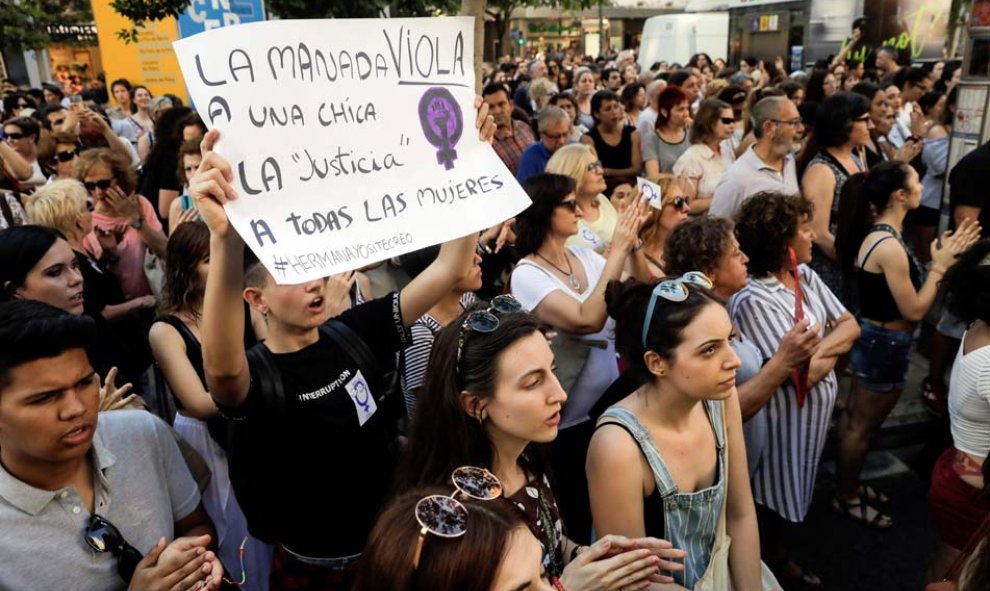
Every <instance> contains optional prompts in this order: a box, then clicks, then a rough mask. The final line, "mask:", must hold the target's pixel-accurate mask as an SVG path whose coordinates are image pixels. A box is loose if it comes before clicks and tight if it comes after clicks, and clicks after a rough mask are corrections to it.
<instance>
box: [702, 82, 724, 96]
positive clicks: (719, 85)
mask: <svg viewBox="0 0 990 591" xmlns="http://www.w3.org/2000/svg"><path fill="white" fill-rule="evenodd" d="M728 87H729V81H728V80H726V79H725V78H715V79H714V80H712V81H711V82H709V83H708V85H707V86H705V97H707V98H718V93H720V92H722V91H723V90H725V89H726V88H728Z"/></svg>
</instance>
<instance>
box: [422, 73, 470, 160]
mask: <svg viewBox="0 0 990 591" xmlns="http://www.w3.org/2000/svg"><path fill="white" fill-rule="evenodd" d="M419 122H420V124H421V125H422V126H423V135H425V136H426V141H428V142H430V143H431V144H433V145H434V146H436V148H437V164H443V166H444V168H446V169H447V170H450V169H451V168H454V160H457V150H455V149H454V146H455V145H457V142H458V140H460V139H461V132H463V131H464V117H463V114H462V113H461V106H460V105H458V104H457V101H456V100H455V99H454V95H452V94H450V91H449V90H447V89H446V88H443V87H439V86H435V87H433V88H430V89H429V90H427V91H426V92H425V93H423V97H422V98H421V99H419Z"/></svg>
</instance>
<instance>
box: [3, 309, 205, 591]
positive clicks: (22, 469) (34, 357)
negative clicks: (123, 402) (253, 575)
mask: <svg viewBox="0 0 990 591" xmlns="http://www.w3.org/2000/svg"><path fill="white" fill-rule="evenodd" d="M94 334H95V324H94V323H93V321H92V319H90V318H88V317H86V316H73V315H70V314H67V313H65V312H63V311H61V310H59V309H56V308H53V307H51V306H48V305H47V304H43V303H41V302H38V301H31V300H15V301H10V302H3V303H0V531H2V532H3V535H2V536H0V564H2V565H3V567H2V568H0V590H4V591H7V590H10V591H21V590H24V589H65V588H72V589H76V590H93V591H108V590H114V591H118V590H121V591H122V590H124V589H127V590H128V591H145V590H149V591H150V590H152V589H208V590H212V589H217V588H218V587H219V585H220V583H221V580H222V577H223V567H222V566H221V565H220V561H219V560H217V558H216V555H215V554H214V553H213V552H212V551H210V550H209V549H208V546H209V544H210V543H211V540H213V539H214V538H215V533H214V530H213V525H212V523H211V522H210V520H209V518H208V517H207V515H206V512H205V511H204V510H203V506H202V504H201V503H200V496H199V489H198V488H197V486H196V482H195V481H194V480H193V478H192V475H191V474H190V473H189V469H188V468H187V467H186V464H185V462H184V460H183V458H182V455H181V453H180V452H179V448H178V446H177V445H176V442H175V439H174V437H173V436H172V434H171V432H170V431H169V429H168V427H167V426H166V425H165V424H164V423H163V422H162V421H161V420H159V419H158V418H157V417H155V416H153V415H151V414H150V413H147V412H144V411H137V410H120V411H113V412H104V413H98V409H99V403H100V383H99V377H98V376H97V375H96V374H95V372H94V371H93V368H92V366H91V365H90V363H89V359H88V357H87V354H86V347H87V346H88V345H90V344H91V343H92V340H93V336H94ZM167 540H172V541H171V543H167Z"/></svg>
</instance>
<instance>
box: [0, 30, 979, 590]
mask: <svg viewBox="0 0 990 591" xmlns="http://www.w3.org/2000/svg"><path fill="white" fill-rule="evenodd" d="M854 37H855V35H854ZM852 41H853V43H855V41H856V39H853V40H852ZM847 53H848V52H847V51H843V52H841V53H840V54H839V55H838V56H836V57H835V58H834V59H830V60H827V61H824V62H821V63H818V64H815V66H814V67H813V68H812V69H811V71H810V72H805V71H798V72H795V73H793V74H791V75H788V74H787V73H786V70H785V69H784V64H783V60H781V59H780V58H777V59H776V60H773V61H768V62H762V61H758V60H755V59H751V58H746V59H744V60H742V61H741V62H740V63H739V64H738V67H733V66H731V65H729V64H727V63H726V62H725V60H722V59H716V60H712V59H711V58H710V57H709V56H707V55H705V54H698V55H695V56H693V57H691V59H690V61H688V62H687V63H686V64H685V65H681V64H677V63H667V62H658V63H656V64H653V66H652V67H651V68H648V69H647V68H641V67H640V66H639V65H638V64H637V63H636V62H635V54H634V52H631V51H627V52H621V53H619V54H617V55H613V56H609V57H601V58H598V59H592V58H591V57H587V56H586V57H584V58H580V57H578V56H575V55H574V53H573V52H572V51H567V52H563V53H553V52H551V53H548V54H545V55H543V54H541V55H538V56H532V59H510V58H508V57H507V58H504V59H502V60H501V61H500V62H499V63H497V64H489V65H487V67H486V75H485V80H484V84H483V90H482V91H481V96H479V97H478V98H477V100H476V104H475V107H476V109H477V118H476V122H475V125H476V128H477V131H476V133H478V134H479V137H480V138H481V139H482V140H483V141H487V142H490V143H491V144H492V147H493V148H494V150H495V152H496V153H497V154H498V156H499V157H500V158H501V160H502V162H503V163H504V164H505V166H506V167H507V168H508V170H509V171H511V173H512V174H513V175H515V176H516V178H517V179H518V181H519V183H520V184H521V185H522V187H523V188H524V190H525V191H526V193H527V194H528V195H529V197H530V199H531V201H532V203H531V205H530V206H529V207H528V208H527V209H525V210H524V211H522V212H521V213H520V214H518V216H516V217H515V218H514V219H511V220H506V221H505V222H503V223H500V224H498V225H496V226H494V227H492V228H489V229H487V230H485V231H483V232H480V233H475V234H471V235H467V236H464V237H463V238H459V239H456V240H453V241H450V242H447V243H444V244H442V245H439V246H434V247H430V248H426V249H423V250H419V251H415V252H412V253H408V254H405V255H403V256H401V257H398V258H396V259H394V260H390V261H385V262H382V263H378V264H376V265H373V266H371V267H367V268H364V269H360V270H358V271H352V272H348V273H344V274H340V275H334V276H332V277H327V278H324V279H318V280H313V281H308V282H306V283H303V284H300V285H278V284H277V283H276V282H275V280H274V279H273V277H272V276H271V275H270V274H269V272H268V271H267V270H266V269H265V268H264V266H262V265H261V264H260V263H259V261H258V260H257V259H255V258H254V257H253V256H252V255H251V253H250V251H249V250H247V249H246V248H245V244H244V242H243V240H242V238H241V237H240V236H239V235H238V234H237V232H236V231H235V230H234V229H233V227H232V225H231V224H230V222H229V220H228V218H227V215H226V212H225V209H224V205H225V204H226V203H228V202H230V201H231V200H234V199H236V198H237V193H236V192H235V190H234V188H233V185H232V181H233V175H232V173H231V168H230V165H229V163H228V162H226V161H225V160H224V159H223V158H222V157H221V156H219V155H218V154H217V153H216V152H214V151H213V149H212V148H213V145H214V144H215V142H216V141H217V139H218V138H219V137H220V135H221V134H222V133H223V130H222V129H216V130H211V131H207V128H206V126H205V125H204V124H203V121H202V120H201V119H200V117H199V116H198V115H197V114H196V113H195V112H194V111H193V110H192V109H190V108H188V107H186V106H184V105H183V104H182V101H181V100H180V99H179V98H178V97H174V96H161V97H155V96H153V95H152V93H151V92H150V91H149V90H148V88H147V87H145V86H142V85H138V84H132V83H131V82H129V81H127V80H116V81H114V82H112V84H110V86H109V88H105V87H100V86H97V87H94V88H88V89H86V90H84V91H82V92H79V93H76V94H71V95H66V94H65V93H64V92H62V91H61V90H60V89H59V88H58V87H57V86H51V85H46V87H45V88H44V89H40V90H38V89H25V90H20V89H16V88H10V87H7V88H6V91H5V94H4V96H3V141H2V142H0V162H2V165H3V175H2V179H0V188H2V190H3V194H2V198H0V210H2V216H0V287H2V289H0V528H2V529H3V531H4V534H5V535H3V536H0V563H2V564H3V565H4V566H3V568H2V569H0V589H40V588H58V587H64V586H65V585H66V582H67V581H72V582H73V586H74V588H79V589H94V590H96V589H100V590H107V589H130V590H133V591H141V590H157V589H175V590H185V589H221V588H224V589H229V588H235V587H239V588H242V589H253V590H266V589H273V590H275V589H277V590H289V591H293V590H303V589H306V590H309V589H321V590H324V589H327V590H338V589H339V590H349V589H354V590H355V591H376V590H383V589H396V590H408V591H413V590H423V591H426V590H436V589H470V590H478V591H509V590H516V591H525V590H531V591H535V590H540V591H553V590H556V591H564V590H566V591H585V590H587V591H594V590H609V591H619V590H626V591H629V590H637V589H652V590H654V591H660V590H673V589H702V590H714V591H722V590H725V589H729V588H730V585H731V588H734V589H738V590H761V589H762V590H767V591H769V590H770V589H786V590H788V591H791V590H802V589H803V590H815V589H826V588H828V573H819V574H816V573H814V572H812V571H811V570H810V569H808V568H806V567H805V566H804V565H801V564H799V563H798V562H796V561H795V560H793V559H792V557H791V556H790V555H789V553H788V550H787V547H786V544H785V543H784V538H783V531H784V529H785V527H791V528H800V527H801V524H802V522H804V520H805V518H806V517H807V515H808V512H809V508H810V506H811V501H812V495H813V493H814V491H815V488H816V480H817V478H818V473H819V463H820V461H821V459H822V455H823V450H824V447H825V443H826V439H827V437H829V435H830V431H835V433H834V436H835V438H836V441H837V484H836V487H835V491H834V494H833V496H832V499H831V508H832V509H833V510H834V511H835V512H837V513H838V514H840V515H842V516H843V517H847V518H849V519H851V520H853V521H855V522H856V523H858V524H860V525H861V526H862V527H870V528H879V529H890V528H896V527H897V524H896V523H895V522H894V520H893V518H892V516H891V513H890V502H891V498H892V497H893V496H894V495H895V494H896V493H897V491H890V490H881V488H878V487H877V486H875V485H874V484H871V483H869V482H865V481H863V479H862V478H861V473H862V470H863V466H864V462H865V459H866V456H867V454H868V453H869V451H870V449H871V445H872V442H873V439H874V437H875V436H876V434H877V433H878V431H879V429H880V426H881V425H882V423H883V422H884V420H885V419H886V418H887V416H888V415H889V414H890V413H891V410H892V409H893V407H894V405H895V404H896V403H897V401H898V399H899V397H900V395H901V393H902V391H903V390H904V389H905V384H906V375H907V371H908V364H909V359H910V356H911V355H912V351H913V350H914V347H915V344H916V341H917V339H918V335H919V333H920V330H919V326H920V324H921V322H922V321H923V320H924V319H925V318H928V319H929V320H930V321H931V322H932V323H936V322H937V325H938V326H937V330H936V334H935V337H933V339H932V343H931V345H930V356H931V364H930V367H931V373H930V375H929V376H928V379H926V380H925V383H924V392H923V394H924V399H925V401H926V403H927V404H928V406H929V407H930V409H931V411H932V412H933V413H938V414H943V415H947V417H948V423H949V425H950V428H951V435H952V445H951V446H950V447H948V448H946V449H944V451H943V452H942V453H941V456H940V457H939V459H938V461H937V463H936V464H935V466H934V470H933V471H932V473H931V475H930V478H931V488H930V491H929V502H928V507H929V512H930V517H931V519H932V521H933V523H934V525H935V529H936V531H937V533H938V537H939V547H938V549H937V551H936V552H935V554H934V556H933V557H932V559H931V564H930V567H929V572H928V577H929V579H930V580H931V581H940V580H943V579H950V580H952V581H957V582H958V585H959V587H958V588H959V589H962V590H964V591H976V590H983V589H987V588H990V541H988V538H990V533H988V527H987V524H988V523H990V518H988V515H990V486H988V483H990V462H988V460H987V458H988V455H990V357H988V356H990V303H988V302H990V239H988V233H990V204H988V203H984V202H985V201H987V199H988V197H987V196H986V195H987V193H986V192H985V191H984V189H983V188H982V187H981V186H980V181H979V178H981V175H980V173H982V172H983V171H985V170H987V169H988V166H990V144H987V145H984V146H981V147H979V148H977V149H976V150H974V151H973V152H971V153H970V154H969V155H967V156H966V157H965V158H963V159H962V160H961V161H960V162H959V163H958V164H957V165H956V166H955V167H954V168H952V169H951V170H950V168H949V166H948V163H947V159H948V142H949V137H950V136H951V131H952V124H953V121H954V118H955V112H956V108H957V97H958V90H957V88H956V84H957V82H958V81H959V74H960V70H959V67H958V64H956V63H953V62H948V63H943V62H938V63H935V64H928V65H927V66H925V67H921V66H917V65H907V64H904V65H902V64H900V63H899V62H898V55H897V53H896V51H894V50H892V49H889V48H881V49H880V50H879V51H878V52H876V56H875V59H871V60H870V63H866V64H864V63H858V62H854V61H853V60H849V59H846V55H847ZM53 89H54V90H53ZM76 90H78V89H76ZM56 91H58V92H56ZM639 177H642V178H644V179H647V180H648V181H651V182H653V183H655V184H656V185H657V186H658V187H659V189H660V197H659V198H658V199H656V200H654V201H649V200H644V199H643V198H641V195H640V193H639V190H638V189H637V185H638V181H637V179H638V178H639ZM946 177H948V178H947V180H948V185H949V186H950V188H951V193H950V203H949V217H950V224H951V229H950V230H947V231H945V232H942V233H941V234H940V233H939V232H938V227H939V223H940V216H941V214H942V210H943V196H942V187H943V185H944V184H945V182H944V181H945V180H946ZM845 374H848V375H849V376H850V380H851V383H852V387H851V391H849V392H848V393H841V395H840V378H842V377H843V375H845ZM833 424H834V425H835V426H834V427H833ZM940 451H941V450H940ZM788 524H790V525H789V526H788ZM730 541H731V543H730ZM52 548H59V552H58V553H57V555H56V556H54V557H53V555H52V553H51V549H52Z"/></svg>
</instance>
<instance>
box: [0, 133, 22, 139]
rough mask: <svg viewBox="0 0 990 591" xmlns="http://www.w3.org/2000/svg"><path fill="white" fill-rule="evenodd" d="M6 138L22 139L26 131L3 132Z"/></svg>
mask: <svg viewBox="0 0 990 591" xmlns="http://www.w3.org/2000/svg"><path fill="white" fill-rule="evenodd" d="M4 136H6V138H7V139H8V140H22V139H24V138H26V137H27V134H26V133H5V134H4Z"/></svg>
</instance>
